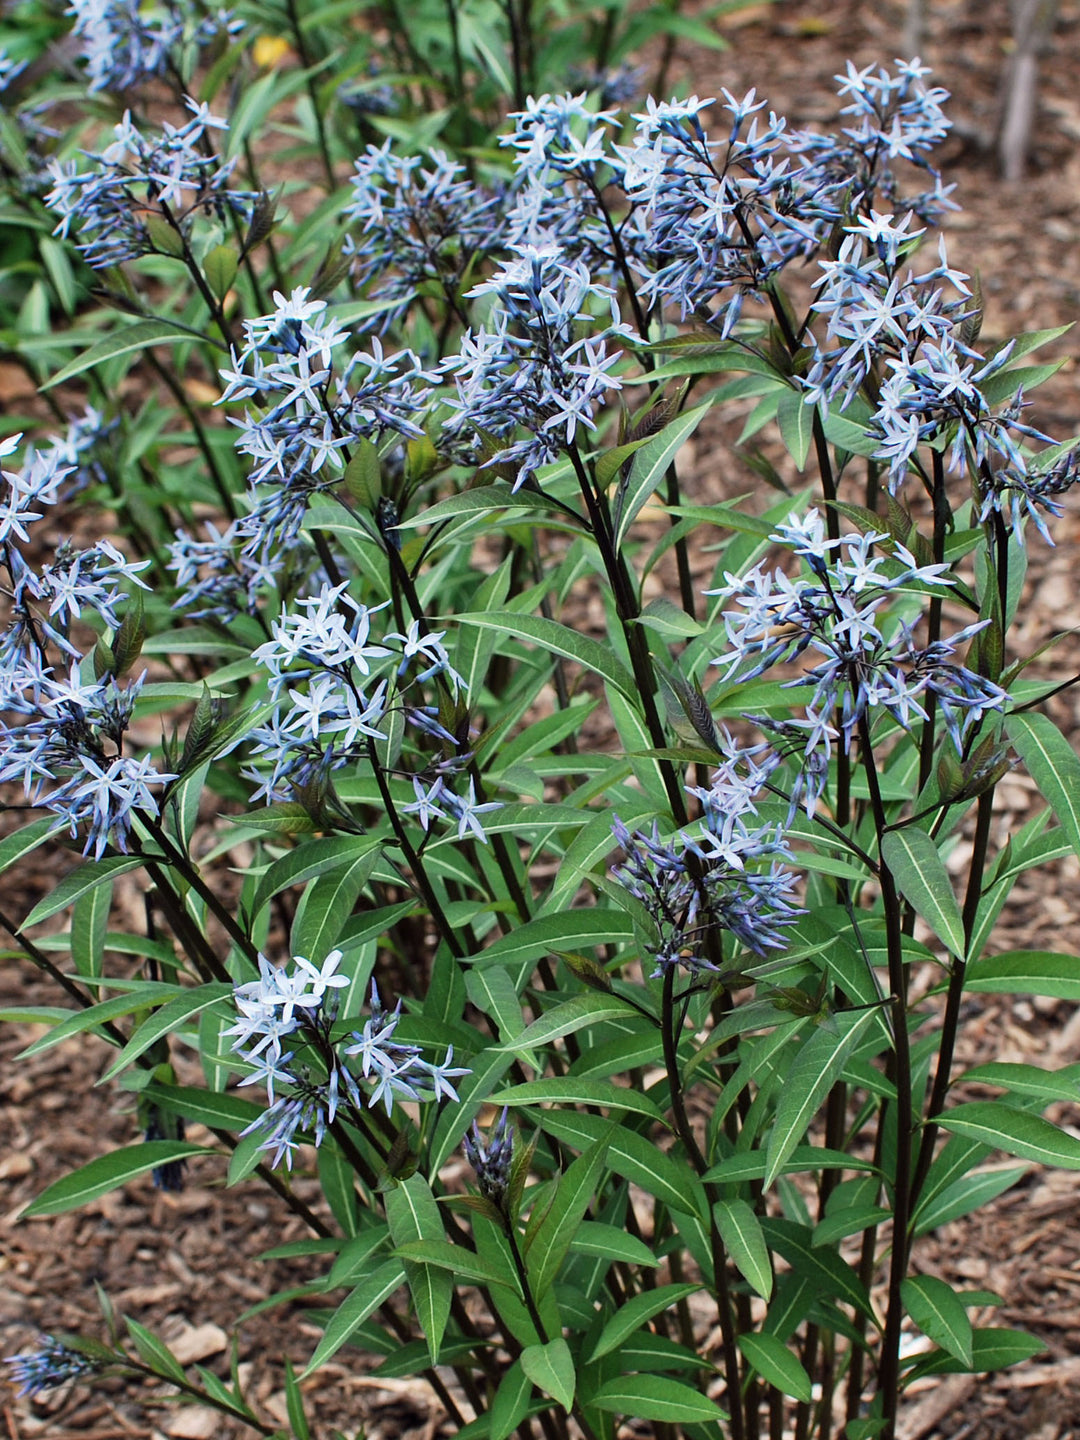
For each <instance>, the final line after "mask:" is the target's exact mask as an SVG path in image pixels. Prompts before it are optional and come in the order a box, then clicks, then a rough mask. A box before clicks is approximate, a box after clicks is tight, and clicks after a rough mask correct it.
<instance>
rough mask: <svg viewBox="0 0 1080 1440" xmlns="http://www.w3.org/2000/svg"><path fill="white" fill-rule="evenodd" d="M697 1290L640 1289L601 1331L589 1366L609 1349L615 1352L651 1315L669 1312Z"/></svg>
mask: <svg viewBox="0 0 1080 1440" xmlns="http://www.w3.org/2000/svg"><path fill="white" fill-rule="evenodd" d="M700 1288H701V1287H700V1285H658V1286H657V1287H656V1288H655V1289H654V1290H642V1291H641V1293H640V1294H638V1295H635V1296H633V1298H632V1299H630V1300H628V1301H627V1302H626V1304H625V1305H620V1306H619V1308H618V1310H616V1312H615V1314H614V1315H613V1316H612V1317H611V1319H610V1320H609V1321H608V1322H607V1324H606V1325H605V1326H604V1328H603V1330H601V1332H600V1337H599V1339H598V1340H597V1342H596V1344H595V1345H594V1346H593V1348H592V1352H591V1354H590V1355H589V1361H590V1363H591V1362H592V1361H594V1360H599V1359H600V1357H601V1356H602V1355H609V1354H610V1353H611V1351H612V1350H617V1349H618V1348H619V1346H620V1345H621V1344H622V1342H623V1341H624V1340H626V1339H627V1338H628V1337H629V1336H630V1335H632V1334H633V1333H634V1331H635V1330H640V1329H641V1327H642V1326H643V1325H646V1324H648V1322H649V1321H650V1320H651V1319H652V1318H653V1316H654V1315H659V1314H660V1312H661V1311H663V1310H670V1309H671V1308H672V1307H673V1306H675V1305H677V1304H678V1303H679V1301H680V1300H685V1299H686V1298H687V1296H688V1295H694V1294H696V1292H697V1291H698V1290H700Z"/></svg>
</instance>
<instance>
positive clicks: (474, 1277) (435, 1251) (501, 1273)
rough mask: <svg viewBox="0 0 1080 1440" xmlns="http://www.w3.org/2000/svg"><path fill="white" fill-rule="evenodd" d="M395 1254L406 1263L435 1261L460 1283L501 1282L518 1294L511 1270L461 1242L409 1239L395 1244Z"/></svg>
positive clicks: (435, 1263) (517, 1284) (516, 1283)
mask: <svg viewBox="0 0 1080 1440" xmlns="http://www.w3.org/2000/svg"><path fill="white" fill-rule="evenodd" d="M395 1253H396V1254H397V1256H398V1258H399V1259H401V1260H404V1261H405V1262H406V1264H408V1263H410V1262H412V1263H415V1264H419V1265H435V1266H437V1267H438V1268H439V1269H440V1270H446V1271H447V1272H448V1273H449V1274H451V1275H452V1276H454V1277H455V1279H457V1280H458V1281H460V1282H461V1283H463V1284H475V1285H503V1286H505V1287H506V1289H508V1290H512V1291H513V1292H514V1294H515V1295H520V1293H521V1287H520V1285H519V1283H518V1278H517V1275H516V1274H515V1273H514V1271H513V1270H510V1269H506V1270H504V1269H503V1268H502V1267H501V1266H499V1265H497V1264H495V1262H494V1261H492V1260H490V1259H488V1258H487V1257H485V1256H483V1255H474V1254H473V1252H472V1251H471V1250H466V1248H465V1246H464V1245H451V1243H450V1241H449V1240H409V1241H408V1242H407V1243H406V1244H403V1245H399V1246H397V1249H396V1251H395Z"/></svg>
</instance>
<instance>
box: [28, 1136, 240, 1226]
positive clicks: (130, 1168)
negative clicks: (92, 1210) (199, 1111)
mask: <svg viewBox="0 0 1080 1440" xmlns="http://www.w3.org/2000/svg"><path fill="white" fill-rule="evenodd" d="M214 1153H215V1152H214V1151H213V1150H211V1149H209V1148H208V1147H207V1146H205V1145H191V1144H189V1143H187V1142H186V1141H183V1140H145V1141H143V1142H142V1144H140V1145H126V1146H124V1148H123V1149H121V1150H113V1151H112V1152H111V1153H110V1154H108V1155H99V1156H98V1158H97V1159H96V1160H91V1161H90V1163H89V1164H88V1165H81V1166H80V1167H79V1169H78V1170H75V1171H73V1172H72V1173H71V1174H70V1175H65V1176H64V1178H63V1179H62V1180H57V1181H55V1182H54V1183H53V1184H52V1185H50V1186H49V1188H48V1189H47V1190H43V1191H42V1193H41V1194H40V1195H39V1196H38V1198H37V1199H36V1200H34V1201H33V1202H32V1203H31V1204H29V1205H28V1206H27V1207H26V1209H25V1210H24V1211H23V1214H24V1215H63V1214H64V1212H65V1211H67V1210H75V1209H77V1208H78V1207H79V1206H80V1205H88V1204H89V1203H90V1201H91V1200H97V1199H99V1198H100V1197H101V1196H102V1195H107V1194H108V1193H109V1191H110V1190H118V1189H119V1188H120V1186H121V1185H126V1184H127V1183H128V1181H129V1180H134V1179H136V1178H137V1177H138V1176H139V1175H145V1174H146V1172H147V1171H148V1170H155V1169H157V1167H158V1166H159V1165H168V1164H170V1163H171V1162H172V1161H173V1160H186V1159H187V1157H188V1156H189V1155H213V1154H214Z"/></svg>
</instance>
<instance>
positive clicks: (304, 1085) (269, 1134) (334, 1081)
mask: <svg viewBox="0 0 1080 1440" xmlns="http://www.w3.org/2000/svg"><path fill="white" fill-rule="evenodd" d="M343 958H344V957H343V955H342V952H341V951H340V950H331V952H330V953H329V954H328V955H327V957H326V959H325V960H324V961H323V963H322V964H321V965H315V964H314V963H313V962H311V961H310V960H308V959H306V958H305V957H304V956H302V955H297V956H294V957H293V960H292V962H291V963H290V964H288V965H282V966H275V965H272V964H271V963H270V961H268V960H267V959H266V958H265V956H260V957H259V978H258V980H252V981H250V982H248V983H247V984H244V985H238V986H237V987H236V990H235V992H234V995H235V1001H236V1008H237V1011H238V1012H239V1016H240V1018H239V1019H238V1020H237V1021H236V1023H235V1024H234V1025H232V1026H230V1027H229V1028H228V1029H227V1030H226V1031H225V1032H224V1033H225V1034H227V1035H235V1036H236V1037H237V1038H236V1040H235V1041H234V1043H233V1050H234V1051H236V1052H237V1053H238V1054H239V1055H240V1057H241V1058H242V1059H243V1060H244V1061H245V1063H246V1064H247V1065H248V1066H249V1067H250V1071H249V1073H248V1074H247V1075H246V1076H245V1078H244V1079H243V1080H241V1082H240V1083H241V1085H254V1084H257V1083H262V1084H265V1086H266V1093H267V1099H268V1100H269V1102H270V1106H269V1109H267V1110H266V1112H265V1113H264V1114H263V1115H260V1116H259V1118H258V1119H257V1120H255V1121H253V1122H252V1123H251V1124H250V1125H249V1126H248V1127H247V1129H246V1130H245V1131H244V1132H243V1133H244V1134H245V1135H247V1134H251V1133H252V1132H254V1131H258V1132H259V1133H260V1134H261V1135H262V1137H263V1138H262V1142H261V1144H260V1147H259V1148H260V1149H262V1150H273V1151H274V1156H273V1161H272V1163H273V1164H274V1165H275V1166H276V1165H278V1164H279V1163H280V1162H281V1160H282V1159H284V1160H285V1163H286V1165H287V1166H288V1167H289V1168H290V1169H291V1168H292V1161H293V1154H294V1152H295V1150H296V1148H297V1146H298V1145H299V1144H300V1143H301V1141H300V1137H301V1136H303V1135H310V1136H311V1140H312V1143H314V1144H315V1145H316V1146H318V1145H320V1144H321V1143H322V1141H323V1138H324V1136H325V1134H326V1131H327V1128H328V1127H329V1126H331V1125H333V1123H334V1121H335V1119H336V1118H337V1114H338V1110H339V1108H340V1107H341V1106H345V1107H346V1109H349V1108H350V1107H351V1109H352V1111H353V1112H354V1116H355V1115H359V1113H360V1112H362V1111H363V1110H365V1109H373V1108H374V1107H375V1106H377V1105H380V1104H381V1105H383V1106H384V1107H385V1110H386V1113H387V1115H390V1114H392V1112H393V1107H394V1102H395V1100H397V1101H402V1100H413V1101H430V1100H455V1101H456V1100H457V1098H458V1097H457V1092H456V1091H455V1089H454V1086H453V1084H452V1083H451V1082H452V1081H454V1080H456V1079H458V1078H460V1077H461V1076H462V1075H468V1074H469V1073H470V1072H469V1071H468V1069H465V1068H462V1067H455V1066H454V1065H453V1064H452V1061H453V1058H454V1052H453V1047H452V1046H451V1047H450V1049H449V1050H448V1051H447V1055H446V1059H445V1060H444V1061H443V1062H442V1063H441V1064H432V1063H431V1062H430V1061H427V1060H425V1059H424V1058H423V1055H422V1052H421V1050H420V1047H419V1046H417V1045H410V1044H406V1043H404V1042H403V1041H400V1040H395V1038H394V1031H395V1030H396V1028H397V1025H398V1022H399V1020H400V1019H401V1003H400V1001H399V1002H398V1005H397V1007H396V1008H395V1009H394V1010H393V1011H392V1012H387V1011H386V1010H385V1009H384V1008H383V1005H382V1002H381V1000H380V998H379V992H378V990H377V989H376V988H375V985H374V983H373V984H372V987H371V1014H370V1017H369V1018H368V1019H367V1020H366V1021H365V1022H364V1025H363V1028H362V1029H361V1030H359V1031H357V1030H353V1031H352V1032H351V1033H350V1034H349V1036H348V1037H347V1038H348V1040H349V1043H348V1044H344V1045H343V1044H342V1043H341V1041H340V1039H338V1038H335V1036H334V1034H333V1027H334V1022H335V1021H336V1019H337V1004H336V1001H335V1000H334V999H333V998H332V996H333V995H334V994H336V992H337V991H338V990H340V989H341V988H343V987H344V986H347V985H348V984H349V983H350V982H349V978H348V976H346V975H342V974H339V973H338V966H339V965H340V964H341V961H342V959H343ZM286 1041H288V1044H289V1048H288V1049H286V1048H285V1042H286ZM354 1057H355V1058H354ZM350 1062H351V1063H350ZM279 1090H280V1091H283V1093H277V1092H278V1091H279Z"/></svg>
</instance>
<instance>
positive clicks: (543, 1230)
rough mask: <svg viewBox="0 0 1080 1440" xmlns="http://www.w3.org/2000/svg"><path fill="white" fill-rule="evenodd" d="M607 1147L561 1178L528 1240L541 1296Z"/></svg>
mask: <svg viewBox="0 0 1080 1440" xmlns="http://www.w3.org/2000/svg"><path fill="white" fill-rule="evenodd" d="M607 1148H608V1147H607V1141H606V1140H598V1141H597V1142H596V1144H595V1145H592V1146H591V1147H590V1148H589V1149H588V1150H586V1151H585V1153H584V1155H579V1156H578V1158H577V1159H576V1160H575V1161H574V1162H573V1164H572V1165H571V1166H570V1168H569V1169H568V1170H567V1171H566V1172H565V1174H564V1175H562V1176H561V1178H560V1179H559V1182H558V1185H557V1187H556V1190H555V1198H554V1199H553V1200H552V1202H551V1204H550V1206H549V1207H548V1209H547V1212H546V1213H545V1215H544V1218H543V1219H542V1220H541V1221H540V1224H539V1225H538V1226H537V1228H536V1229H535V1231H533V1232H532V1233H531V1234H530V1235H527V1237H526V1244H527V1252H526V1254H527V1260H528V1268H529V1280H530V1283H531V1285H532V1287H533V1290H534V1292H535V1293H537V1294H540V1295H542V1294H543V1293H544V1292H545V1291H546V1290H548V1289H549V1288H550V1287H551V1286H552V1285H553V1284H554V1283H555V1277H556V1276H557V1275H558V1273H559V1267H560V1266H561V1265H562V1262H563V1260H564V1259H565V1257H566V1253H567V1251H568V1250H569V1249H570V1242H571V1241H572V1240H573V1238H574V1233H575V1231H576V1230H577V1227H578V1225H579V1224H580V1222H581V1220H582V1218H583V1216H584V1214H585V1212H586V1210H587V1209H588V1208H589V1204H590V1202H591V1201H592V1198H593V1194H594V1192H595V1190H596V1185H597V1181H598V1180H599V1179H600V1176H601V1175H602V1174H603V1171H604V1164H605V1161H606V1158H607ZM526 1373H527V1372H526Z"/></svg>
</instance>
